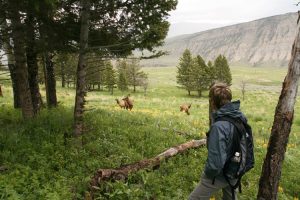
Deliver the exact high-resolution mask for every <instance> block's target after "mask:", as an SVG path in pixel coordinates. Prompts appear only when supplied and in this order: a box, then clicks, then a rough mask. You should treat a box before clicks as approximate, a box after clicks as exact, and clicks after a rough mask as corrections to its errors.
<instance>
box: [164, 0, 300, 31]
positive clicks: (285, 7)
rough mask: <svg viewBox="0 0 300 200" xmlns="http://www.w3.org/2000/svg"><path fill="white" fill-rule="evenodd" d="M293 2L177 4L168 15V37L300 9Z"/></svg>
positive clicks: (190, 0) (200, 0)
mask: <svg viewBox="0 0 300 200" xmlns="http://www.w3.org/2000/svg"><path fill="white" fill-rule="evenodd" d="M296 2H297V1H296V0H178V5H177V9H176V10H175V11H172V12H171V13H170V17H169V22H170V23H171V27H170V33H169V36H174V35H178V34H183V33H193V32H195V30H196V32H197V30H200V31H201V30H203V29H210V27H213V28H215V27H222V26H226V25H230V24H237V23H241V22H247V21H252V20H255V19H259V18H264V17H269V16H273V15H278V14H284V13H288V12H296V11H297V10H298V9H300V6H298V7H297V6H296V5H295V4H296ZM188 24H189V25H188ZM177 27H178V28H177Z"/></svg>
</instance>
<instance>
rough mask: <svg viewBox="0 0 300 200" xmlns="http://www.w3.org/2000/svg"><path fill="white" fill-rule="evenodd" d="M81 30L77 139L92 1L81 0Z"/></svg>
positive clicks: (83, 91) (80, 133)
mask: <svg viewBox="0 0 300 200" xmlns="http://www.w3.org/2000/svg"><path fill="white" fill-rule="evenodd" d="M81 5H82V11H81V29H80V52H79V60H78V66H77V73H76V76H77V84H76V96H75V108H74V135H75V136H76V137H78V136H80V135H82V133H83V111H84V104H85V99H84V97H85V95H86V91H85V84H86V83H85V78H86V58H85V55H86V51H87V48H88V35H89V17H90V11H89V10H90V1H89V0H81Z"/></svg>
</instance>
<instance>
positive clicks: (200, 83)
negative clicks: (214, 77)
mask: <svg viewBox="0 0 300 200" xmlns="http://www.w3.org/2000/svg"><path fill="white" fill-rule="evenodd" d="M192 72H193V73H192V77H193V78H192V79H193V85H194V90H196V91H197V92H198V95H199V97H201V95H202V91H203V90H206V89H208V88H209V86H210V82H211V81H210V71H209V67H208V66H207V65H206V63H205V61H204V60H203V58H202V57H201V56H200V55H198V56H197V57H196V58H194V65H193V71H192Z"/></svg>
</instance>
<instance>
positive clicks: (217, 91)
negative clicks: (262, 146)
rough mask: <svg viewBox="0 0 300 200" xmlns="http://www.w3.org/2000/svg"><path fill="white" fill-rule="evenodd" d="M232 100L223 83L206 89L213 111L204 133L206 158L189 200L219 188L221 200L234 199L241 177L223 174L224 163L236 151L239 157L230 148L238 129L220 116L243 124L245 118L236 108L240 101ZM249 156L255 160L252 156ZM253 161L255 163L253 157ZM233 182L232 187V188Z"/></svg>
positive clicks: (202, 199)
mask: <svg viewBox="0 0 300 200" xmlns="http://www.w3.org/2000/svg"><path fill="white" fill-rule="evenodd" d="M231 99H232V94H231V90H230V88H229V87H228V86H227V85H226V84H223V83H218V84H215V85H213V86H212V87H211V89H210V91H209V101H210V104H211V106H212V110H213V114H212V125H211V127H210V130H209V132H208V135H207V149H208V157H207V160H206V164H205V169H204V172H203V173H202V176H201V180H200V183H199V184H198V185H197V187H196V188H195V189H194V191H193V192H192V193H191V194H190V196H189V200H209V199H210V197H211V196H212V195H213V194H214V193H216V192H217V191H219V190H221V189H222V191H223V198H222V199H223V200H232V199H235V200H237V194H236V188H237V187H236V185H237V184H239V186H240V178H232V179H229V178H228V177H227V175H224V174H225V173H224V166H225V165H226V163H227V162H228V160H230V159H231V160H232V159H233V156H234V155H235V154H236V156H240V153H236V152H235V150H233V147H234V144H236V143H235V142H234V141H236V140H234V131H237V130H236V126H235V124H233V123H231V122H229V121H228V120H223V119H221V118H224V117H227V118H231V119H233V120H239V121H241V123H243V124H244V123H245V124H247V119H246V117H245V116H244V114H243V113H242V112H241V111H240V110H239V108H240V101H234V102H231ZM218 119H221V120H218ZM250 128H251V127H250ZM244 130H245V129H244ZM250 131H251V130H250ZM246 134H247V133H246V132H245V135H246ZM251 139H252V131H251ZM235 146H236V145H235ZM252 152H253V151H252ZM252 159H254V156H253V158H252ZM252 164H253V165H254V160H253V163H252ZM230 166H231V165H229V168H230ZM227 167H228V165H227ZM252 167H253V166H252ZM252 167H251V168H252ZM230 170H231V169H229V171H230ZM226 174H227V173H226ZM234 177H235V176H234ZM233 185H235V187H232V186H233Z"/></svg>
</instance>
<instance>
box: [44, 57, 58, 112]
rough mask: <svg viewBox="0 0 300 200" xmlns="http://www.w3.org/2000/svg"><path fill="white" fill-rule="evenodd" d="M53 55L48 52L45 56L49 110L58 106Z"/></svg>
mask: <svg viewBox="0 0 300 200" xmlns="http://www.w3.org/2000/svg"><path fill="white" fill-rule="evenodd" d="M52 58H53V55H51V53H49V52H46V53H45V55H44V61H45V62H44V75H45V87H46V98H47V105H48V107H49V108H51V107H56V106H57V98H56V80H55V74H54V64H53V61H52Z"/></svg>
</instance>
